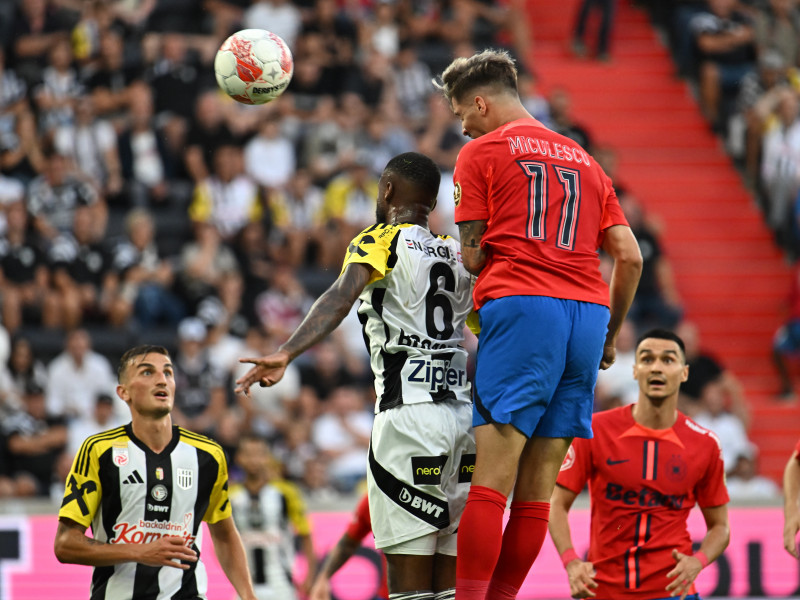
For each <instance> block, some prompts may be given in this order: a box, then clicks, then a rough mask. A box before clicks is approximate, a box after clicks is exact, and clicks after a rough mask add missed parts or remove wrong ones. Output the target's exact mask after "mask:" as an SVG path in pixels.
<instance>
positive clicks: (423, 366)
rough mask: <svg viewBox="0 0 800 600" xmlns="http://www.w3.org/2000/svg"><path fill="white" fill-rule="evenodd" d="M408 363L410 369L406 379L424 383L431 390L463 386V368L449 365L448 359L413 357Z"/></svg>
mask: <svg viewBox="0 0 800 600" xmlns="http://www.w3.org/2000/svg"><path fill="white" fill-rule="evenodd" d="M408 364H409V365H411V369H412V370H411V374H410V375H409V376H408V381H409V382H411V383H424V384H426V387H428V388H429V389H430V391H432V392H435V391H436V390H441V389H443V388H444V389H450V388H451V387H463V386H464V384H465V383H466V381H467V372H466V371H465V370H464V369H456V368H453V367H451V366H450V364H451V363H450V361H449V360H435V359H434V360H426V359H420V358H414V359H411V360H409V361H408Z"/></svg>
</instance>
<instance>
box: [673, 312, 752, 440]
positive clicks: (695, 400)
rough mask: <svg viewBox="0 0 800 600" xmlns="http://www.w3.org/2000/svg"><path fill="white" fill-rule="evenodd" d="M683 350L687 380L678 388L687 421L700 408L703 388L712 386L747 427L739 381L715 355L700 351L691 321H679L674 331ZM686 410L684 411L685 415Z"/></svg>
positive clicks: (741, 388)
mask: <svg viewBox="0 0 800 600" xmlns="http://www.w3.org/2000/svg"><path fill="white" fill-rule="evenodd" d="M675 333H676V334H678V335H679V336H680V338H681V339H682V340H683V343H684V345H685V347H686V364H688V365H689V378H688V379H687V380H686V381H685V382H684V383H683V385H681V399H680V400H681V405H682V406H681V411H682V412H685V413H686V414H688V415H689V416H690V417H691V418H694V415H695V414H696V413H697V411H698V410H699V409H700V405H699V402H700V400H701V399H702V397H703V394H704V393H705V389H706V387H707V386H709V385H711V384H715V385H716V386H717V387H718V388H719V389H718V390H715V392H714V393H717V392H718V391H720V390H721V393H722V395H723V397H724V398H725V400H724V406H726V407H727V408H728V409H730V411H731V412H732V413H733V414H734V415H735V416H736V417H737V418H738V419H739V420H740V421H741V422H742V424H743V426H744V427H745V429H747V428H748V427H749V426H750V414H749V410H748V408H747V401H746V400H745V398H744V391H743V387H742V384H741V382H740V381H739V379H738V378H737V377H736V375H735V374H734V373H732V372H731V371H730V370H729V369H727V368H726V367H725V366H724V365H723V364H722V363H721V362H720V361H719V359H717V358H716V357H715V356H713V355H712V354H711V353H709V352H707V351H705V350H703V348H702V344H701V342H700V332H699V330H698V328H697V325H696V324H695V323H693V322H692V321H687V320H683V321H681V322H680V323H679V324H678V326H677V327H676V329H675ZM687 411H688V412H687Z"/></svg>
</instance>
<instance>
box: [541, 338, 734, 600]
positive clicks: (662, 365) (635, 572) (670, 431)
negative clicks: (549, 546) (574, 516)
mask: <svg viewBox="0 0 800 600" xmlns="http://www.w3.org/2000/svg"><path fill="white" fill-rule="evenodd" d="M633 374H634V377H635V378H636V380H637V381H638V382H639V400H638V402H637V403H636V404H634V405H630V406H623V407H620V408H615V409H612V410H609V411H605V412H601V413H597V414H595V416H594V419H593V422H592V426H593V427H594V432H595V436H594V438H593V439H591V440H583V439H576V440H575V441H574V442H573V443H572V447H571V448H570V451H569V452H568V453H567V457H566V459H565V460H564V464H563V466H562V467H561V472H560V473H559V475H558V485H557V486H556V489H555V491H554V492H553V498H552V509H551V513H550V536H551V537H552V538H553V542H554V543H555V546H556V549H557V550H558V552H559V553H560V554H561V559H562V561H563V562H564V566H565V568H566V570H567V574H568V577H569V586H570V593H571V594H572V597H573V598H588V597H597V598H604V599H611V598H614V599H616V598H623V599H626V600H653V599H656V598H666V597H668V596H678V595H679V596H680V597H681V599H683V598H693V599H695V598H697V596H696V591H695V589H694V585H693V582H694V580H695V578H696V577H697V575H698V574H699V573H700V571H701V570H702V569H703V568H704V567H705V566H706V565H708V563H709V562H711V561H713V560H715V559H716V558H717V557H718V556H719V555H720V554H722V551H723V550H724V549H725V547H726V546H727V545H728V540H729V537H730V532H729V529H728V507H727V502H728V492H727V490H726V489H725V479H724V473H725V470H724V467H723V463H722V455H721V451H720V445H719V440H718V439H717V437H716V436H715V435H714V434H713V433H712V432H710V431H709V430H707V429H704V428H702V427H700V426H699V425H697V424H696V423H695V422H694V421H692V420H691V419H689V418H688V417H686V416H685V415H683V414H682V413H680V412H678V409H677V406H678V390H679V389H680V384H681V382H683V381H686V377H687V376H688V374H689V367H688V366H687V365H686V355H685V354H684V347H683V341H682V340H681V339H680V338H679V337H678V336H677V335H675V334H674V333H672V332H671V331H667V330H659V329H654V330H651V331H649V332H647V333H645V334H644V335H643V336H642V337H641V338H639V341H638V342H637V344H636V362H635V363H634V367H633ZM587 481H588V483H589V493H590V495H591V507H592V508H591V511H592V520H591V530H590V535H589V554H588V556H587V559H586V561H583V560H581V558H580V557H579V556H578V554H577V553H576V552H575V550H574V548H573V547H572V539H571V535H570V529H569V522H568V513H569V509H570V507H571V506H572V503H573V501H574V500H575V497H576V496H577V495H578V493H580V492H581V490H583V488H584V486H585V485H586V483H587ZM695 504H698V505H699V506H700V510H702V512H703V518H704V519H705V522H706V527H707V533H706V536H705V538H703V541H702V543H701V544H700V549H699V550H698V551H697V552H694V554H693V553H692V540H691V538H690V537H689V532H688V531H687V529H686V519H687V518H688V517H689V511H690V510H691V508H692V507H693V506H694V505H695Z"/></svg>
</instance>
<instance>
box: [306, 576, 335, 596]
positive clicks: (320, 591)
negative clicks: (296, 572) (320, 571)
mask: <svg viewBox="0 0 800 600" xmlns="http://www.w3.org/2000/svg"><path fill="white" fill-rule="evenodd" d="M308 600H331V583H330V581H328V578H327V577H323V576H320V577H317V579H316V581H314V585H312V586H311V591H310V592H309V594H308Z"/></svg>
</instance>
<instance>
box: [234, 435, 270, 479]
mask: <svg viewBox="0 0 800 600" xmlns="http://www.w3.org/2000/svg"><path fill="white" fill-rule="evenodd" d="M273 463H274V458H273V456H272V453H271V452H270V450H269V446H268V445H267V441H266V440H265V439H264V438H262V437H260V436H257V435H255V434H246V435H243V436H241V437H240V438H239V445H238V447H237V448H236V464H237V465H239V467H240V468H241V469H242V471H244V474H245V476H246V477H249V478H262V477H268V476H269V475H270V474H271V473H272V469H271V466H272V464H273Z"/></svg>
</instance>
